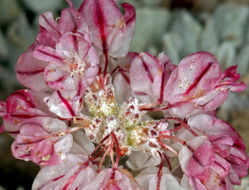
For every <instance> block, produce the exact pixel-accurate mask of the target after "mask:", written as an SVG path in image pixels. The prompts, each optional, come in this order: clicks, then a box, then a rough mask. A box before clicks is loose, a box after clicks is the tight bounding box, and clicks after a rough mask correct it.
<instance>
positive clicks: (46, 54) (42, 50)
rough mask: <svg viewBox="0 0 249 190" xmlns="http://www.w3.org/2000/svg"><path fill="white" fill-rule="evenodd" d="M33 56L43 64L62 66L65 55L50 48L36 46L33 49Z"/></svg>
mask: <svg viewBox="0 0 249 190" xmlns="http://www.w3.org/2000/svg"><path fill="white" fill-rule="evenodd" d="M33 56H34V57H36V58H37V59H39V60H41V61H44V62H48V63H54V64H59V65H64V58H65V55H64V54H63V52H61V51H57V50H56V49H53V48H51V47H47V46H42V45H41V46H38V47H36V48H35V50H34V53H33Z"/></svg>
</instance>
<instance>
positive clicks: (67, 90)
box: [34, 33, 99, 99]
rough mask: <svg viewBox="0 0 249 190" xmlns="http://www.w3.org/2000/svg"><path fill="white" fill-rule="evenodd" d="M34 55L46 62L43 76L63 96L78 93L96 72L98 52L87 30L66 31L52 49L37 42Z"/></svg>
mask: <svg viewBox="0 0 249 190" xmlns="http://www.w3.org/2000/svg"><path fill="white" fill-rule="evenodd" d="M34 56H35V57H37V58H38V59H40V60H43V61H46V62H48V65H47V66H46V69H45V71H44V80H45V82H46V84H47V85H48V86H49V87H50V88H51V89H53V90H58V91H61V93H62V95H63V96H64V97H65V98H70V99H73V98H77V97H81V96H82V95H83V94H84V92H85V89H86V87H87V85H88V84H90V83H91V82H93V80H94V79H95V77H96V75H97V73H98V65H99V56H98V53H97V51H96V50H95V49H94V48H93V47H92V46H91V41H90V38H89V36H88V34H86V33H84V34H78V33H65V34H64V35H63V36H62V37H61V38H60V39H59V41H58V42H57V44H56V47H55V49H53V48H51V47H47V46H38V47H37V48H36V49H35V51H34Z"/></svg>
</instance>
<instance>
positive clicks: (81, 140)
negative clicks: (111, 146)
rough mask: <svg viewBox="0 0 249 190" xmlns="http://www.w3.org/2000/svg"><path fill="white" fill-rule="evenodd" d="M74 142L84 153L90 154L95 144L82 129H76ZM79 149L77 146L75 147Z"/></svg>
mask: <svg viewBox="0 0 249 190" xmlns="http://www.w3.org/2000/svg"><path fill="white" fill-rule="evenodd" d="M73 138H74V143H76V144H77V145H78V147H80V148H81V152H82V153H83V154H84V155H90V154H91V153H92V152H93V150H94V148H95V146H94V144H93V143H92V142H91V141H90V140H89V139H88V137H87V136H86V135H85V133H84V132H82V131H80V130H79V131H76V132H74V133H73ZM75 149H77V147H75Z"/></svg>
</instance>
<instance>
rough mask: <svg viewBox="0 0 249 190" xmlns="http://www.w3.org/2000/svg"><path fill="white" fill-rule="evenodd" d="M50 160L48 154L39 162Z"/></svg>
mask: <svg viewBox="0 0 249 190" xmlns="http://www.w3.org/2000/svg"><path fill="white" fill-rule="evenodd" d="M49 159H50V154H48V155H47V156H43V157H42V158H41V160H42V161H45V162H46V161H48V160H49Z"/></svg>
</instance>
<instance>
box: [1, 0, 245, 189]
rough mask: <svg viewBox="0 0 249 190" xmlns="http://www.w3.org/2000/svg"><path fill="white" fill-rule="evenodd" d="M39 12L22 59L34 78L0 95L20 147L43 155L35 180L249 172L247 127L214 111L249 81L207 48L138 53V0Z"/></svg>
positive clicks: (29, 157) (100, 0)
mask: <svg viewBox="0 0 249 190" xmlns="http://www.w3.org/2000/svg"><path fill="white" fill-rule="evenodd" d="M68 3H69V8H66V9H64V10H63V11H62V13H61V16H60V17H59V18H58V19H54V18H53V16H52V14H51V13H49V12H48V13H44V14H43V15H41V16H40V18H39V25H40V31H39V33H38V35H37V37H36V40H35V42H34V43H33V44H32V45H31V46H30V47H29V48H28V49H27V50H26V52H24V53H23V54H22V55H21V57H20V58H19V60H18V62H17V64H16V73H17V78H18V79H19V81H20V82H21V83H22V84H23V85H24V86H25V87H27V89H24V90H18V91H16V92H14V93H13V94H11V95H10V96H9V97H8V98H7V100H6V102H0V116H2V117H3V127H1V131H6V132H8V133H9V134H10V135H11V136H13V138H14V139H15V141H14V142H13V144H12V147H11V148H12V153H13V155H14V156H15V157H16V158H18V159H22V160H25V161H32V162H34V163H36V164H38V165H40V167H41V170H40V172H39V173H38V175H37V177H36V179H35V181H34V183H33V187H32V189H33V190H36V189H44V190H49V189H63V190H94V189H113V190H114V189H123V190H127V189H134V190H135V189H150V190H155V189H157V190H160V189H167V190H169V189H170V190H171V189H174V190H180V189H185V190H190V189H194V190H210V189H215V190H230V189H232V185H239V184H240V178H241V177H244V176H246V175H247V172H248V167H249V158H248V155H247V154H246V152H245V149H246V148H245V145H244V143H243V141H242V139H241V137H240V136H239V135H238V133H237V132H236V131H235V130H234V129H233V128H232V126H230V125H229V124H228V123H226V122H224V121H222V120H220V119H218V118H216V116H215V110H216V109H217V108H218V107H219V106H220V105H221V104H222V103H223V102H224V101H225V100H226V99H227V97H228V94H229V91H233V92H240V91H242V90H244V89H245V88H246V86H245V84H244V83H243V82H239V81H238V79H239V74H238V73H237V72H236V66H231V67H229V68H228V69H227V70H225V71H224V72H222V71H221V68H220V65H219V64H218V63H217V61H216V59H215V58H214V56H213V55H211V54H210V53H207V52H197V53H194V54H192V55H189V56H187V57H185V58H184V59H183V60H182V61H181V62H180V63H179V64H178V65H173V64H172V63H171V60H170V58H169V57H168V56H167V55H165V54H164V53H160V54H159V55H158V57H154V56H152V55H150V54H149V53H146V52H142V53H140V54H139V53H136V52H129V46H130V43H131V40H132V36H133V33H134V30H135V17H136V14H135V9H134V7H132V6H131V5H130V4H128V3H123V4H121V6H122V10H123V12H124V14H123V13H122V12H121V11H120V8H119V6H118V5H117V1H116V0H94V1H93V0H85V1H84V2H83V4H82V5H81V6H80V8H79V9H76V8H75V7H74V5H73V3H72V2H71V1H70V0H68Z"/></svg>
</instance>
